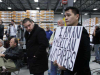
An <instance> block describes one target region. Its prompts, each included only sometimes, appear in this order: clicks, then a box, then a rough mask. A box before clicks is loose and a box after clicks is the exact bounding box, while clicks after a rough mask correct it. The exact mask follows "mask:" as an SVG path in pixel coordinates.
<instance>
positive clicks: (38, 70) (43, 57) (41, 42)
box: [23, 18, 49, 75]
mask: <svg viewBox="0 0 100 75" xmlns="http://www.w3.org/2000/svg"><path fill="white" fill-rule="evenodd" d="M23 25H24V27H25V28H26V32H25V39H26V49H27V56H28V65H29V70H30V74H34V75H44V71H46V70H48V57H47V52H46V48H47V47H48V46H49V42H48V40H47V38H46V33H45V31H44V29H42V28H40V27H38V25H37V24H34V23H33V22H32V20H31V19H29V18H25V19H24V20H23Z"/></svg>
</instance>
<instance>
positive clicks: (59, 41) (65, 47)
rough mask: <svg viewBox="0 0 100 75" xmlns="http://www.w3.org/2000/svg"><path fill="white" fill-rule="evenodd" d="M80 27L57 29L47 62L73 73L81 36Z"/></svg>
mask: <svg viewBox="0 0 100 75" xmlns="http://www.w3.org/2000/svg"><path fill="white" fill-rule="evenodd" d="M82 29H83V27H82V26H67V27H58V28H57V30H56V34H55V37H54V41H53V45H52V49H51V52H50V56H49V60H51V61H55V60H57V63H58V64H60V65H61V66H64V67H65V68H67V69H69V70H70V71H73V68H74V63H75V59H76V56H77V52H78V48H79V43H80V39H81V34H82Z"/></svg>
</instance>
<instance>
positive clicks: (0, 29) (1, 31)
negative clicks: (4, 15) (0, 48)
mask: <svg viewBox="0 0 100 75" xmlns="http://www.w3.org/2000/svg"><path fill="white" fill-rule="evenodd" d="M3 35H4V25H0V39H3Z"/></svg>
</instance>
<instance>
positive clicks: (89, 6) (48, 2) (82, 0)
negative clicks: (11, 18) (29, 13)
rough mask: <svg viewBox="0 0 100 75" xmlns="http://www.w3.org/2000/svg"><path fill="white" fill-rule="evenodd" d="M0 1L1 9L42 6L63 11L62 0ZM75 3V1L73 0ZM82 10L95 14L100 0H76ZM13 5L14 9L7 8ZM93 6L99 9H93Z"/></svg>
mask: <svg viewBox="0 0 100 75" xmlns="http://www.w3.org/2000/svg"><path fill="white" fill-rule="evenodd" d="M2 1H3V2H1V3H0V11H26V10H36V7H40V10H49V9H51V10H54V11H55V13H61V12H62V11H63V6H61V1H62V0H39V2H38V3H36V2H34V0H2ZM73 3H74V2H73ZM73 5H74V6H75V7H77V8H78V9H79V10H80V11H82V12H85V13H86V12H88V13H89V14H94V13H98V12H100V0H76V2H75V3H74V4H73ZM7 7H12V9H10V10H9V9H7ZM93 8H98V10H96V11H93Z"/></svg>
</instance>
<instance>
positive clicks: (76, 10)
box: [65, 7, 79, 15]
mask: <svg viewBox="0 0 100 75" xmlns="http://www.w3.org/2000/svg"><path fill="white" fill-rule="evenodd" d="M70 9H71V10H72V12H73V13H74V14H75V15H76V14H79V10H78V9H77V8H76V7H67V8H66V9H65V11H68V10H70Z"/></svg>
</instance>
